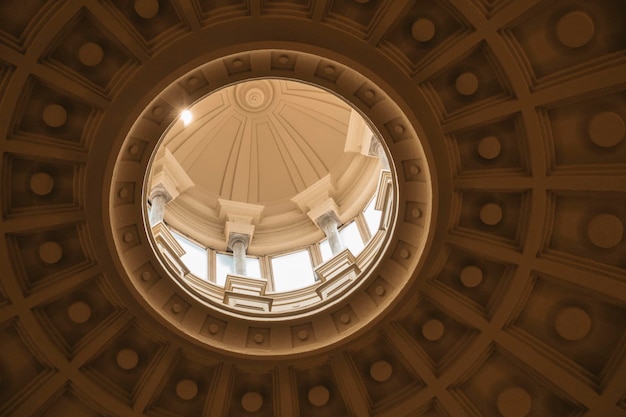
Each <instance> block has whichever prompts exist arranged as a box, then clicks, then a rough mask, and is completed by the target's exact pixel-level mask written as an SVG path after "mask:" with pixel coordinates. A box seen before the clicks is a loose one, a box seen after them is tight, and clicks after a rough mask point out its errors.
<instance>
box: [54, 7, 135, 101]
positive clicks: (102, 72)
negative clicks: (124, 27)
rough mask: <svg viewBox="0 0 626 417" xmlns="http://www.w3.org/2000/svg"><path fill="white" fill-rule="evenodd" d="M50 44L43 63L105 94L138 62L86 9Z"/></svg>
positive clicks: (118, 83)
mask: <svg viewBox="0 0 626 417" xmlns="http://www.w3.org/2000/svg"><path fill="white" fill-rule="evenodd" d="M52 45H53V46H52V49H51V50H50V52H49V53H48V54H47V56H46V57H45V58H44V62H46V63H47V64H49V65H52V66H53V67H56V68H57V69H60V70H62V71H67V72H69V74H71V76H73V77H75V78H76V79H77V80H80V81H83V82H84V83H86V84H87V85H88V86H90V87H93V88H95V89H96V90H97V91H99V92H101V93H103V94H107V95H108V94H110V93H111V92H112V91H113V90H114V88H115V87H116V86H117V85H120V84H121V83H120V81H121V79H122V78H124V77H125V75H127V74H128V72H129V70H130V69H131V68H132V67H135V66H136V65H137V64H138V61H137V60H136V59H135V57H133V56H132V55H131V54H130V53H129V51H128V50H127V49H126V48H125V47H124V46H123V45H122V43H121V42H120V41H119V40H118V39H116V37H115V34H113V33H110V32H109V31H108V29H107V28H106V27H105V26H104V25H103V24H102V23H101V22H100V21H99V20H98V18H97V17H96V16H95V15H92V14H91V13H90V12H88V11H87V10H86V9H81V10H80V11H79V12H78V13H77V14H76V16H74V18H73V20H72V21H70V22H68V23H67V24H66V30H64V31H62V32H61V33H60V34H59V36H58V37H57V39H55V40H54V41H53V42H52Z"/></svg>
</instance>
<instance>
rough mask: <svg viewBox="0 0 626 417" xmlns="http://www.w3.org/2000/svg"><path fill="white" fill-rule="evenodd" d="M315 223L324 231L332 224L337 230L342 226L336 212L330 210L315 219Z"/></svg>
mask: <svg viewBox="0 0 626 417" xmlns="http://www.w3.org/2000/svg"><path fill="white" fill-rule="evenodd" d="M315 223H316V224H317V225H318V226H320V228H322V229H324V226H325V225H326V224H332V225H333V226H334V227H335V228H336V227H338V226H339V225H341V220H339V216H337V213H335V211H334V210H329V211H327V212H325V213H323V214H321V215H319V216H318V217H317V218H316V219H315Z"/></svg>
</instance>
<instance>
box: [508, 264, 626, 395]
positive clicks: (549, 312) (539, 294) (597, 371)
mask: <svg viewBox="0 0 626 417" xmlns="http://www.w3.org/2000/svg"><path fill="white" fill-rule="evenodd" d="M533 280H534V285H533V287H532V292H531V294H530V296H529V297H528V300H527V301H526V303H525V305H524V307H523V310H522V311H521V313H520V314H519V316H518V317H517V319H516V320H515V322H514V328H515V329H519V330H522V331H523V332H525V333H527V334H529V335H531V336H532V337H533V338H535V339H537V340H539V341H540V342H541V343H542V344H545V345H547V346H549V348H550V350H549V352H550V353H548V355H549V356H550V357H551V359H553V358H554V357H556V356H561V355H562V356H564V357H566V358H567V359H566V361H572V362H575V363H576V364H577V365H578V366H579V367H581V368H582V369H584V370H582V371H581V370H580V369H578V370H577V371H578V372H580V374H582V375H583V376H584V377H586V378H588V379H590V380H591V381H592V382H593V384H595V385H596V387H597V389H600V387H601V386H602V385H603V381H604V380H605V379H606V378H607V377H608V376H609V375H611V374H612V373H613V371H614V369H615V368H614V366H613V364H614V363H615V361H616V360H617V358H618V357H619V354H620V352H619V346H620V345H621V344H622V343H621V342H622V340H623V337H624V329H626V309H625V308H624V307H623V306H621V307H620V305H619V301H617V300H610V299H609V300H604V299H602V298H601V297H599V296H597V295H596V294H593V293H590V292H589V290H588V289H586V288H579V287H574V286H570V285H567V286H566V284H565V283H564V282H563V281H560V280H558V279H556V278H553V277H549V276H545V275H543V274H534V276H533ZM573 368H574V369H576V366H574V367H573Z"/></svg>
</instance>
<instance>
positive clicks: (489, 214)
mask: <svg viewBox="0 0 626 417" xmlns="http://www.w3.org/2000/svg"><path fill="white" fill-rule="evenodd" d="M624 22H626V5H625V3H624V1H621V0H597V1H582V0H539V1H527V0H437V1H414V0H262V1H256V0H254V1H249V0H131V1H127V0H103V1H91V0H73V1H40V0H26V1H18V0H4V1H2V2H0V114H1V115H2V117H0V153H1V154H2V163H1V164H0V173H1V175H0V201H1V202H2V212H1V217H0V234H1V237H2V239H0V416H2V417H5V416H6V417H9V416H15V417H65V416H69V415H71V416H76V417H96V416H119V417H197V416H204V417H242V416H243V417H246V416H250V417H295V416H302V417H329V416H333V417H392V416H393V417H396V416H398V417H408V416H412V417H413V416H415V417H417V416H423V417H536V416H550V417H574V416H576V417H578V416H585V417H593V416H609V417H624V416H626V353H625V352H626V279H625V277H626V256H625V253H626V235H625V233H626V232H625V228H626V162H625V161H626V26H625V25H624ZM272 79H278V81H272ZM285 80H293V81H303V82H305V83H306V84H307V86H306V87H298V88H304V90H307V89H308V90H307V91H309V90H310V92H308V93H307V94H310V95H311V96H316V97H317V92H315V93H314V87H311V86H317V87H320V88H321V89H322V90H323V91H325V92H329V93H332V94H334V96H330V97H329V98H328V100H329V101H330V102H332V103H335V104H333V106H336V109H337V110H336V111H333V112H323V111H317V110H316V106H315V105H314V104H312V103H314V101H312V102H309V104H308V105H305V104H301V105H300V104H299V105H296V104H294V103H292V102H288V100H284V99H283V100H282V101H281V100H280V99H279V97H280V96H281V95H283V96H284V95H285V94H287V92H288V91H289V88H287V86H288V85H290V82H291V81H285ZM247 81H253V83H254V84H245V82H247ZM276 84H277V85H278V87H271V86H272V85H276ZM229 86H234V87H233V89H232V90H227V88H228V87H229ZM237 86H240V87H237ZM243 86H246V87H243ZM229 91H231V92H229ZM214 92H216V95H215V98H214V99H213V98H209V94H210V93H214ZM220 95H223V98H222V101H221V102H220V103H219V104H217V103H216V104H215V107H214V108H215V113H216V119H215V120H216V123H217V121H218V120H219V116H220V112H219V109H224V110H225V109H227V108H228V109H230V110H229V111H230V113H231V114H232V117H230V118H227V117H225V114H226V113H221V115H222V117H224V118H223V119H221V120H222V124H219V123H218V124H217V125H216V126H215V129H218V131H221V132H226V131H228V132H231V133H232V136H231V137H232V138H233V140H234V141H235V143H238V144H243V143H244V142H243V138H247V139H250V141H249V142H248V143H249V144H250V149H252V146H253V145H252V144H253V142H254V141H252V140H251V138H252V136H251V132H252V131H253V126H256V131H257V133H258V132H262V131H263V129H266V130H265V132H272V133H271V134H269V133H268V135H269V136H264V138H268V137H269V138H271V140H272V141H273V142H274V143H275V144H276V146H274V147H272V146H270V147H263V150H267V152H273V153H272V155H274V156H277V155H278V154H280V155H281V157H283V156H285V158H283V160H284V161H285V162H284V163H283V162H282V161H281V163H276V164H275V165H274V164H272V165H271V166H270V167H269V169H270V172H273V173H272V176H276V177H279V178H278V179H276V180H277V181H281V182H282V184H283V185H281V187H280V188H270V187H268V186H266V185H264V184H265V183H264V181H265V179H262V178H261V175H250V173H247V172H246V171H242V174H241V175H243V176H244V180H239V179H237V181H235V179H236V177H235V175H234V168H235V166H236V165H239V159H238V158H239V157H244V155H245V153H241V152H236V153H235V154H233V155H238V158H234V159H232V160H231V159H229V158H221V159H220V158H216V159H215V160H213V161H212V162H211V163H212V164H215V167H217V168H219V169H216V170H215V171H212V170H211V169H210V168H211V167H208V166H207V167H205V166H202V165H201V164H199V163H197V162H194V161H195V158H194V156H197V155H196V154H197V153H198V152H200V150H192V148H191V147H190V148H185V146H183V145H182V144H181V146H178V145H177V147H173V149H172V150H171V151H170V153H169V154H167V152H165V151H164V152H163V154H162V155H161V154H158V152H157V153H153V150H154V149H155V148H156V147H157V145H158V143H159V139H160V138H161V136H162V134H163V133H165V132H166V131H167V130H168V129H169V130H170V131H171V132H172V133H175V132H178V136H174V137H172V139H171V140H172V144H174V143H175V142H176V138H177V137H179V138H181V139H182V138H183V137H184V135H187V134H189V133H191V132H193V130H190V129H193V126H199V125H200V124H201V123H203V120H208V119H209V118H206V119H202V118H201V117H200V118H198V117H197V116H196V115H194V117H195V119H194V120H195V121H194V122H192V123H191V124H189V125H188V126H187V127H184V126H183V123H182V122H178V121H177V119H178V117H179V114H180V112H181V111H182V110H183V109H184V108H186V107H189V108H190V109H193V106H192V104H193V103H198V105H203V104H201V99H203V98H205V97H207V98H208V99H209V102H210V100H218V99H217V97H220ZM337 97H341V99H338V98H337ZM278 103H284V105H283V107H282V114H283V116H284V117H283V118H277V119H276V121H277V122H275V123H272V124H270V123H267V124H263V123H261V122H257V121H258V120H260V119H259V118H260V117H262V115H263V114H265V113H264V112H267V111H269V110H270V109H274V111H276V110H277V109H278V107H276V106H279V104H278ZM346 103H349V104H350V106H348V105H347V104H346ZM227 106H230V107H227ZM303 107H305V108H307V110H306V111H302V108H303ZM352 109H355V111H356V112H357V113H359V114H361V115H363V116H365V117H366V120H367V125H368V127H369V128H371V130H372V131H373V132H374V133H375V134H376V135H377V136H378V137H379V138H380V140H381V141H382V142H381V143H382V144H383V145H384V149H385V151H386V153H387V155H388V156H389V161H390V170H389V173H390V174H389V175H390V178H391V180H392V181H395V183H396V194H395V197H394V199H392V200H391V201H392V202H393V203H394V205H393V209H392V210H391V211H392V212H393V214H394V218H395V227H394V228H391V229H392V233H391V234H390V235H389V238H388V240H387V241H386V244H385V245H383V250H382V251H381V256H380V259H379V262H377V263H373V264H372V267H371V268H370V269H369V270H368V273H367V274H365V275H364V276H363V281H362V285H360V286H354V287H351V289H350V290H347V291H346V292H345V293H343V294H345V295H346V296H345V297H343V296H338V297H337V298H334V299H332V300H330V301H329V302H328V303H327V304H325V305H324V306H323V307H320V308H309V309H304V310H302V311H300V312H297V313H294V314H286V315H285V317H281V316H280V314H282V313H280V314H276V315H274V316H271V317H269V318H267V320H265V319H259V318H255V317H253V316H252V315H251V314H244V313H242V312H240V311H238V310H236V309H234V308H232V306H230V305H227V304H224V303H223V302H222V301H220V300H223V297H222V298H219V297H217V296H216V294H218V292H219V291H222V292H224V289H223V288H220V287H219V286H216V285H213V286H210V285H207V286H205V287H202V285H201V284H202V283H201V282H197V281H189V282H193V283H194V285H196V284H197V286H198V288H200V287H202V288H205V289H207V288H208V289H207V290H206V294H204V295H205V296H206V297H207V299H209V300H212V301H206V300H203V299H202V298H201V297H200V296H198V293H195V292H194V291H192V288H191V284H181V283H180V282H178V281H175V280H173V279H171V274H170V270H169V269H168V268H169V266H168V265H166V264H165V262H164V261H163V259H162V258H160V257H159V256H157V255H156V254H155V252H154V251H153V247H154V246H155V245H154V239H153V238H152V237H151V236H152V235H151V234H150V230H149V227H148V225H147V222H146V221H145V220H144V216H145V215H146V210H147V209H146V205H147V201H148V200H149V197H150V195H149V192H150V189H151V188H150V185H152V183H150V184H148V182H147V181H153V180H154V178H156V177H154V176H153V177H151V178H152V179H147V178H148V177H147V176H146V175H147V174H146V173H147V172H148V171H147V170H148V166H149V165H150V161H151V160H153V161H154V163H153V165H152V167H153V168H154V169H155V172H156V174H155V175H158V170H159V169H160V168H159V166H164V165H159V161H161V162H164V161H166V160H169V161H170V162H176V164H178V166H182V165H185V164H189V168H190V172H191V173H192V175H189V176H188V177H187V178H186V177H185V176H184V175H178V174H180V172H179V171H177V170H176V169H173V170H174V172H172V173H171V174H173V176H172V177H170V178H174V179H176V181H178V183H177V184H176V186H175V187H173V188H172V187H170V188H169V190H170V191H172V190H175V191H176V192H178V193H179V197H181V196H182V197H183V198H181V199H180V200H178V201H177V199H178V198H175V199H173V200H172V203H173V204H172V206H171V207H168V210H171V211H170V212H169V213H167V214H166V217H167V216H170V218H169V221H168V219H167V218H166V223H167V224H168V225H170V226H172V228H173V229H176V230H181V229H182V228H184V227H188V228H189V230H187V231H184V230H182V231H181V233H183V234H190V233H192V232H193V231H200V232H202V233H198V235H207V236H211V235H213V236H220V237H222V240H223V238H224V237H225V235H224V230H222V229H221V228H220V227H222V226H219V225H218V226H215V225H211V224H203V223H202V222H201V221H195V222H194V221H193V219H194V218H196V219H197V218H198V217H196V216H195V214H194V213H198V212H199V211H201V210H202V209H203V207H207V208H209V209H211V210H214V211H215V213H214V214H215V215H216V216H217V218H219V211H220V207H221V206H219V204H220V202H219V200H220V199H221V200H224V201H234V199H235V197H236V198H237V199H238V200H240V201H245V202H244V203H241V204H250V205H262V206H267V207H271V209H269V208H268V209H267V210H268V211H267V212H265V211H264V212H263V213H264V214H267V215H268V217H267V219H270V218H271V217H272V216H274V215H276V216H279V217H280V216H287V217H289V216H290V215H291V214H292V213H295V214H297V216H296V217H298V219H302V222H300V221H294V222H287V223H286V224H287V225H288V226H289V227H288V229H289V228H290V227H291V226H295V229H294V230H299V227H300V226H303V227H305V225H306V227H311V228H312V229H311V230H313V228H314V227H315V225H314V224H313V222H312V221H311V219H310V218H308V216H307V215H306V214H304V212H303V209H302V208H301V207H300V205H299V204H298V203H297V202H294V201H293V197H292V196H293V195H296V196H297V195H298V194H301V193H302V192H303V191H302V190H304V189H305V188H307V187H309V186H310V184H313V186H315V184H316V183H317V182H318V181H324V180H323V178H324V176H325V175H327V173H330V174H331V176H332V172H333V169H338V168H341V167H344V166H346V165H345V164H344V163H343V162H342V161H341V158H342V156H339V157H337V154H336V153H334V152H329V153H328V154H327V153H324V152H322V151H321V150H318V151H316V152H313V150H312V148H307V147H306V146H304V145H303V146H301V147H299V148H298V150H297V151H295V152H292V151H289V152H287V150H286V149H287V148H286V147H285V148H284V150H285V152H280V149H282V148H280V147H279V146H278V143H281V142H280V141H282V140H285V139H284V138H285V137H284V136H282V130H285V131H286V130H291V131H292V132H296V131H297V132H299V133H298V135H296V136H294V140H295V138H298V137H299V136H301V137H302V141H303V142H302V143H304V141H305V140H306V141H308V142H310V143H315V144H316V143H317V142H316V136H313V138H311V137H310V136H308V135H310V134H311V133H312V131H309V130H308V128H304V127H303V126H304V125H306V123H308V121H309V120H311V119H317V121H320V120H321V121H325V122H324V123H321V125H320V126H319V127H320V128H321V129H325V130H324V131H325V132H327V133H328V134H329V135H331V136H332V135H334V134H335V132H346V131H348V132H349V130H350V118H351V114H352ZM279 112H280V111H279ZM322 114H323V117H322ZM314 115H315V117H313V116H314ZM211 120H213V118H211ZM255 120H256V121H255ZM245 121H248V122H245ZM172 123H174V125H173V126H172ZM170 126H172V127H171V128H170ZM237 126H239V127H237ZM246 126H248V130H246V129H247V128H246ZM264 126H266V127H264ZM292 126H293V127H292ZM219 129H221V130H219ZM281 129H282V130H281ZM316 129H317V128H316ZM346 129H347V130H346ZM214 133H215V132H214V131H211V132H209V133H208V136H205V137H204V138H203V139H202V141H201V143H203V144H206V145H207V149H206V151H208V152H209V155H207V156H206V157H207V158H211V157H212V156H213V151H214V150H216V149H217V148H211V147H212V146H217V145H218V143H220V142H219V140H220V138H221V136H218V135H214V136H211V135H213V134H214ZM211 137H212V139H211ZM348 137H349V135H348ZM327 138H328V137H327V136H324V137H323V138H322V140H326V139H327ZM240 139H241V140H240ZM258 139H259V140H261V138H260V137H259V138H258ZM263 140H265V139H263ZM181 142H182V141H181ZM293 143H300V142H293ZM226 145H230V143H229V142H221V145H220V146H222V149H225V151H227V150H228V148H229V146H226ZM311 146H315V145H311ZM332 146H335V144H333V145H332ZM336 146H339V145H336ZM196 149H197V148H196ZM258 149H261V148H258ZM276 149H278V150H279V152H278V153H276V151H275V150H276ZM324 149H326V148H324ZM329 149H330V148H329ZM344 150H345V146H344ZM202 151H203V152H204V151H205V150H204V149H202ZM176 152H179V153H178V155H176ZM355 153H357V152H355ZM358 153H359V154H361V155H363V157H364V158H366V159H365V160H366V161H368V160H369V159H367V156H366V155H365V153H363V152H358ZM331 154H332V155H331ZM153 155H154V158H153ZM250 155H252V151H250ZM329 155H330V156H329ZM286 156H289V158H286ZM333 158H337V159H333ZM290 159H291V160H292V162H289V163H287V161H289V160H290ZM359 159H361V158H360V157H359ZM165 166H167V163H166V164H165ZM246 166H250V165H246ZM171 167H176V165H170V168H171ZM215 167H214V168H215ZM272 170H274V171H272ZM340 171H342V170H341V169H340ZM181 172H184V170H181ZM342 172H344V171H342ZM346 172H347V171H346ZM203 173H206V174H207V175H205V174H203ZM274 173H275V174H274ZM196 174H198V178H197V179H193V178H194V176H195V175H196ZM268 175H269V174H268ZM166 185H167V184H166ZM335 185H336V186H339V187H341V184H340V181H339V182H337V183H336V184H335ZM375 188H376V189H379V188H378V184H377V185H376V187H375ZM352 189H353V194H351V195H354V196H356V195H360V194H361V193H360V191H361V190H360V188H359V187H352ZM172 192H174V191H172ZM365 194H367V193H365ZM369 196H371V194H369V195H368V198H369ZM355 198H356V197H355ZM363 198H364V199H365V197H363ZM231 199H233V200H231ZM338 200H339V199H338ZM346 201H356V200H354V199H351V198H348V199H347V200H346ZM338 203H339V204H340V202H338ZM226 205H228V203H226ZM218 206H219V207H218ZM264 210H265V209H264ZM305 211H306V210H305ZM279 213H282V214H279ZM185 216H187V219H191V220H190V221H189V222H187V223H186V224H187V226H185V224H183V223H185V222H179V223H176V221H175V218H179V219H182V218H185ZM305 222H308V223H305ZM270 225H271V224H270V223H266V224H265V225H263V216H261V217H259V222H258V224H255V227H257V226H258V230H256V229H255V237H254V239H257V238H258V239H260V240H259V241H261V240H262V235H263V233H261V232H262V229H263V227H264V226H270ZM306 227H305V228H306ZM267 230H269V229H267ZM205 232H206V233H205ZM257 232H258V235H257ZM316 233H320V235H319V236H320V238H321V232H320V231H319V230H317V231H316ZM254 239H253V242H254ZM267 242H268V247H269V246H271V245H274V244H275V245H280V244H281V242H274V243H272V244H270V243H269V240H268V241H267ZM170 243H171V242H170ZM302 244H303V245H305V246H307V245H308V244H306V243H302ZM256 249H258V250H259V251H260V252H262V248H261V247H259V248H256ZM346 259H347V258H346ZM183 272H184V271H183ZM330 272H332V270H331V271H330ZM329 282H332V280H329ZM326 289H328V287H326ZM330 289H331V290H334V289H336V288H330ZM337 291H338V292H341V289H338V290H337ZM297 292H298V291H296V293H297ZM329 292H330V291H329ZM222 295H223V294H222ZM211 297H214V298H215V299H218V301H220V302H221V304H219V305H218V303H217V302H216V301H215V300H213V299H211ZM277 299H278V298H277ZM268 303H269V301H268Z"/></svg>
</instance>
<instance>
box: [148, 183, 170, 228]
mask: <svg viewBox="0 0 626 417" xmlns="http://www.w3.org/2000/svg"><path fill="white" fill-rule="evenodd" d="M171 199H172V198H171V197H170V195H169V193H168V192H167V191H166V190H165V188H163V187H161V186H156V187H154V188H153V189H152V192H150V203H151V204H152V208H151V209H150V226H154V225H155V224H157V223H159V222H162V221H163V217H164V216H165V205H166V204H167V203H168V202H169V201H170V200H171Z"/></svg>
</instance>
